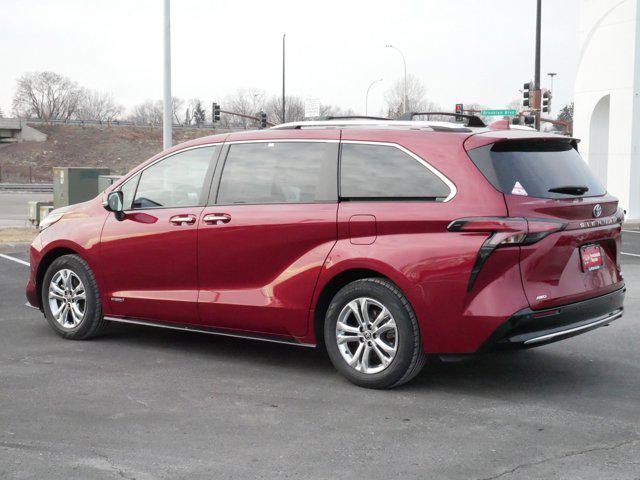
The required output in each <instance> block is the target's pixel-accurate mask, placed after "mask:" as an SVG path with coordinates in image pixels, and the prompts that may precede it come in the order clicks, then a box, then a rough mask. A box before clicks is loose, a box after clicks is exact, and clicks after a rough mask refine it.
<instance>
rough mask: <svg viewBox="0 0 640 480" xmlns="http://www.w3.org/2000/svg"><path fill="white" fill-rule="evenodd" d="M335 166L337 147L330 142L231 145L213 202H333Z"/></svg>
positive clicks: (334, 198) (335, 180)
mask: <svg viewBox="0 0 640 480" xmlns="http://www.w3.org/2000/svg"><path fill="white" fill-rule="evenodd" d="M337 164H338V144H337V143H333V142H260V143H245V144H235V145H231V146H230V147H229V153H228V154H227V159H226V161H225V164H224V170H223V171H222V178H221V180H220V188H219V191H218V200H217V203H220V204H234V203H235V204H241V203H246V204H265V203H315V202H335V201H337V197H338V195H337V183H338V175H337Z"/></svg>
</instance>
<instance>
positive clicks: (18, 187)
mask: <svg viewBox="0 0 640 480" xmlns="http://www.w3.org/2000/svg"><path fill="white" fill-rule="evenodd" d="M0 192H37V193H53V184H52V183H0Z"/></svg>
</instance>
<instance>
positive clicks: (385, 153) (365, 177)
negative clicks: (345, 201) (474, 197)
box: [340, 143, 451, 201]
mask: <svg viewBox="0 0 640 480" xmlns="http://www.w3.org/2000/svg"><path fill="white" fill-rule="evenodd" d="M450 193H451V190H450V189H449V187H448V186H447V185H446V184H445V183H444V182H443V181H442V180H441V179H440V177H438V176H437V175H436V174H435V173H433V172H432V171H431V170H430V169H429V168H427V167H426V166H425V165H424V164H422V163H420V162H418V161H417V160H416V159H415V158H414V157H412V156H411V155H409V154H408V153H406V152H404V151H402V150H400V149H399V148H397V147H394V146H392V145H369V144H358V143H344V144H343V145H342V153H341V156H340V196H341V197H342V198H349V199H365V200H366V199H369V200H372V199H389V198H393V199H403V198H407V199H424V200H434V201H437V200H440V201H441V200H444V199H445V198H447V197H448V196H449V194H450Z"/></svg>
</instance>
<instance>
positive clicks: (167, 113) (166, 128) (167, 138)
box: [162, 0, 173, 150]
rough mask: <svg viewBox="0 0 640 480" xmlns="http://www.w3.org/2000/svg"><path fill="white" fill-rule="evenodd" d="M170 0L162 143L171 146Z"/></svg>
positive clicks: (166, 15) (166, 9)
mask: <svg viewBox="0 0 640 480" xmlns="http://www.w3.org/2000/svg"><path fill="white" fill-rule="evenodd" d="M170 4H171V0H164V102H163V112H162V145H163V147H164V149H165V150H166V149H167V148H171V145H172V143H173V140H172V138H171V137H172V131H171V130H172V124H173V102H172V101H171V5H170Z"/></svg>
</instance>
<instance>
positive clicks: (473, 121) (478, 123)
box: [398, 112, 487, 127]
mask: <svg viewBox="0 0 640 480" xmlns="http://www.w3.org/2000/svg"><path fill="white" fill-rule="evenodd" d="M421 115H442V116H447V117H462V118H466V119H467V120H468V122H467V127H486V126H487V125H486V124H485V123H484V122H483V121H482V120H481V119H480V117H478V116H476V115H469V114H465V113H451V112H407V113H404V114H402V116H400V118H399V119H398V120H409V121H411V120H413V117H419V116H421Z"/></svg>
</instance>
